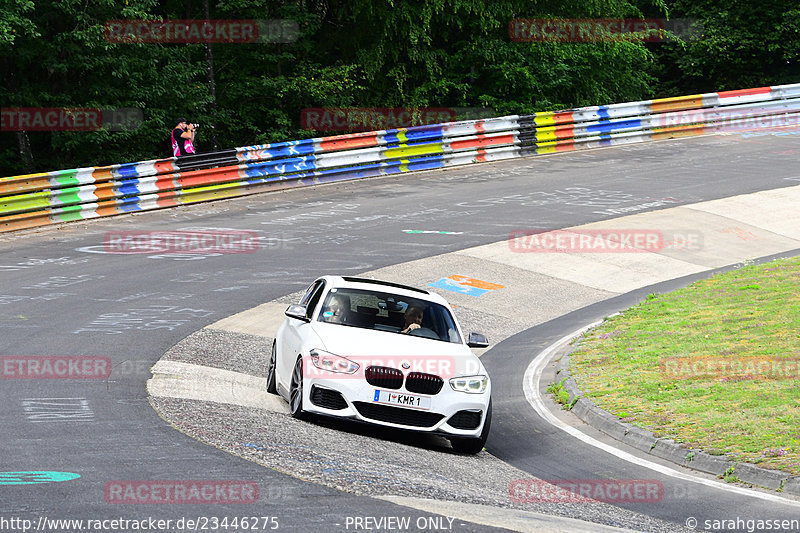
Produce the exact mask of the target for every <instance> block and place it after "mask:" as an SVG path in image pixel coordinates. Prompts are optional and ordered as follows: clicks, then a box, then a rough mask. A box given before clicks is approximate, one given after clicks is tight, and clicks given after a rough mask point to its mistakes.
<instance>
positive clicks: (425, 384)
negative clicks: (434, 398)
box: [406, 372, 444, 395]
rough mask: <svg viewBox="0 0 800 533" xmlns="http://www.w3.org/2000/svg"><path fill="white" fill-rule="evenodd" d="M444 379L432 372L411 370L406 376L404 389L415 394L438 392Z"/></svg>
mask: <svg viewBox="0 0 800 533" xmlns="http://www.w3.org/2000/svg"><path fill="white" fill-rule="evenodd" d="M442 385H444V380H443V379H442V378H440V377H439V376H434V375H433V374H424V373H422V372H411V373H410V374H409V375H408V377H407V378H406V390H408V392H416V393H417V394H431V395H432V394H439V391H440V390H442Z"/></svg>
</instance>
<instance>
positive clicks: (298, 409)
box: [289, 357, 303, 418]
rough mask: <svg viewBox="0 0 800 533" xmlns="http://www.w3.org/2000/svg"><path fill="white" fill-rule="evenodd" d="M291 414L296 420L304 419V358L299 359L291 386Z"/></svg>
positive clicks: (293, 372)
mask: <svg viewBox="0 0 800 533" xmlns="http://www.w3.org/2000/svg"><path fill="white" fill-rule="evenodd" d="M289 412H290V413H291V414H292V416H293V417H294V418H303V358H302V357H298V358H297V363H295V365H294V370H293V371H292V381H291V383H290V384H289Z"/></svg>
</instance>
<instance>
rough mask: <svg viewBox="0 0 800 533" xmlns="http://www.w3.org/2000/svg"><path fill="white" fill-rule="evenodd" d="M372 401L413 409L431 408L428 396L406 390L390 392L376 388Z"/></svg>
mask: <svg viewBox="0 0 800 533" xmlns="http://www.w3.org/2000/svg"><path fill="white" fill-rule="evenodd" d="M372 401H373V402H375V403H385V404H389V405H397V406H399V407H411V408H413V409H430V408H431V399H430V398H428V397H426V396H417V395H415V394H406V393H404V392H389V391H386V390H379V389H376V390H375V396H374V397H373V400H372Z"/></svg>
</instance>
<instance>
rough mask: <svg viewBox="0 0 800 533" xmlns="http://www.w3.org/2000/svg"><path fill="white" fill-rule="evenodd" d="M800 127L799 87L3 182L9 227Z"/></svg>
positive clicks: (0, 221)
mask: <svg viewBox="0 0 800 533" xmlns="http://www.w3.org/2000/svg"><path fill="white" fill-rule="evenodd" d="M787 125H800V83H799V84H792V85H780V86H773V87H760V88H756V89H743V90H738V91H727V92H719V93H707V94H697V95H690V96H681V97H676V98H664V99H658V100H646V101H641V102H627V103H621V104H613V105H608V106H592V107H583V108H577V109H569V110H565V111H554V112H542V113H534V114H533V115H511V116H507V117H498V118H489V119H483V120H468V121H461V122H450V123H445V124H436V125H432V126H417V127H412V128H402V129H393V130H382V131H373V132H366V133H354V134H349V135H338V136H335V137H320V138H315V139H305V140H299V141H288V142H279V143H273V144H264V145H256V146H244V147H240V148H235V149H232V150H225V151H222V152H214V153H207V154H197V155H192V156H186V157H181V158H174V157H173V158H169V159H159V160H153V161H140V162H136V163H126V164H121V165H110V166H105V167H88V168H78V169H72V170H59V171H55V172H43V173H38V174H27V175H23V176H12V177H7V178H0V231H13V230H19V229H24V228H31V227H37V226H43V225H48V224H56V223H61V222H69V221H75V220H84V219H89V218H95V217H102V216H110V215H118V214H124V213H130V212H135V211H144V210H150V209H160V208H167V207H173V206H177V205H183V204H190V203H195V202H204V201H209V200H215V199H220V198H230V197H234V196H240V195H246V194H254V193H259V192H264V191H270V190H277V189H285V188H290V187H297V186H305V185H312V184H317V183H324V182H331V181H339V180H352V179H359V178H365V177H370V176H377V175H386V174H397V173H403V172H413V171H418V170H431V169H437V168H445V167H452V166H457V165H466V164H471V163H482V162H487V161H498V160H502V159H509V158H514V157H523V156H529V155H537V154H546V153H553V152H561V151H569V150H577V149H582V148H596V147H600V146H611V145H617V144H625V143H632V142H643V141H647V140H656V139H665V138H674V137H684V136H692V135H704V134H709V133H720V132H726V131H737V130H746V129H759V128H772V127H780V126H787Z"/></svg>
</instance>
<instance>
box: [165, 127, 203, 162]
mask: <svg viewBox="0 0 800 533" xmlns="http://www.w3.org/2000/svg"><path fill="white" fill-rule="evenodd" d="M199 126H200V124H196V123H194V124H190V123H189V122H188V121H187V120H186V119H185V118H179V119H178V120H177V121H176V126H175V127H174V128H173V129H172V133H171V135H170V136H171V138H172V155H173V156H175V157H180V156H184V155H189V154H193V153H195V149H194V136H195V130H196V129H197V128H198V127H199Z"/></svg>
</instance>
